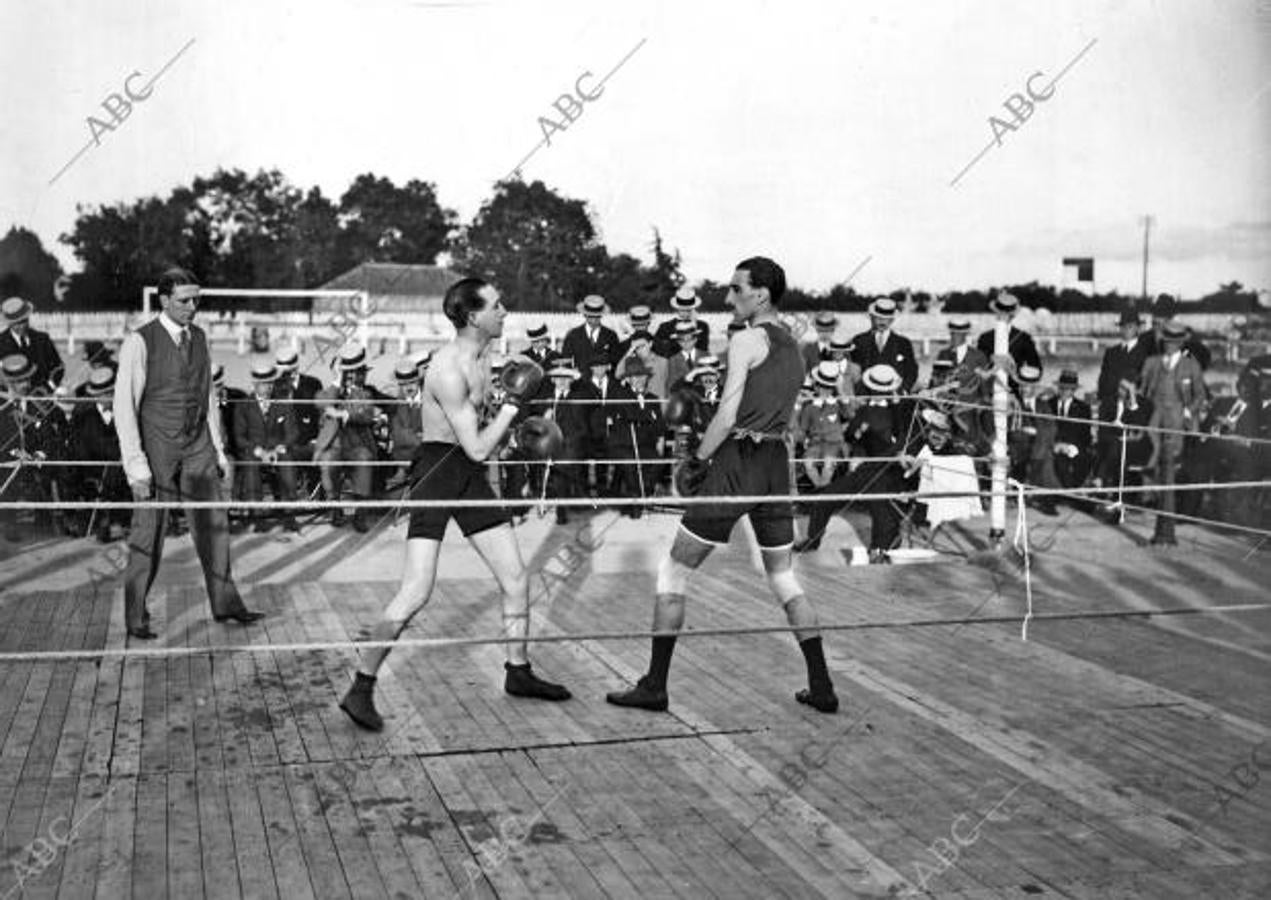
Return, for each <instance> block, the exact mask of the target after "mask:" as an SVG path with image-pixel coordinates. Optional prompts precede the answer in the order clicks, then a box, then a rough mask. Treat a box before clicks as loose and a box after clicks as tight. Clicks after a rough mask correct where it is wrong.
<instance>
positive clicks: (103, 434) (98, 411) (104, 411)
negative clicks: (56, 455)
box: [67, 366, 132, 544]
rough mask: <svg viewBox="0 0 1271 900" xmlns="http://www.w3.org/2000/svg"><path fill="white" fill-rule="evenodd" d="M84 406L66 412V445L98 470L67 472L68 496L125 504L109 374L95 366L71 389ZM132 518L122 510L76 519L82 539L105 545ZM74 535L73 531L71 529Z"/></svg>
mask: <svg viewBox="0 0 1271 900" xmlns="http://www.w3.org/2000/svg"><path fill="white" fill-rule="evenodd" d="M75 394H76V396H78V397H82V398H84V399H85V400H86V401H93V402H84V403H76V404H75V408H74V409H73V410H72V411H71V420H70V432H69V438H68V440H67V447H68V456H69V457H70V458H72V459H77V460H85V461H91V462H100V463H101V464H102V466H101V468H100V469H99V468H97V467H95V466H94V467H89V466H78V467H76V468H74V469H72V470H71V472H70V473H69V475H70V479H69V480H70V483H71V485H72V489H71V496H72V497H73V498H74V499H75V500H79V501H81V502H99V501H104V502H107V503H127V502H128V501H129V500H131V499H132V495H131V492H130V491H129V490H128V480H127V479H126V478H124V470H123V465H122V459H123V458H122V456H121V455H120V452H119V435H118V434H116V433H115V413H114V410H113V409H112V408H111V407H112V405H113V403H114V394H115V370H114V369H112V368H108V367H106V366H97V367H95V368H93V369H91V370H90V371H89V373H88V380H87V381H85V382H84V383H83V384H81V385H78V386H77V387H76V389H75ZM131 518H132V514H131V512H130V511H129V510H127V509H104V510H93V511H92V512H89V513H86V514H85V515H84V516H82V517H81V519H80V522H81V524H82V525H83V526H84V527H83V529H82V530H83V532H84V533H85V536H87V534H89V533H92V531H93V530H94V529H96V532H97V540H98V541H100V542H101V543H103V544H105V543H109V542H110V541H112V540H116V538H117V533H120V532H122V531H123V530H124V529H126V528H127V527H128V523H129V521H130V520H131ZM77 530H79V529H77Z"/></svg>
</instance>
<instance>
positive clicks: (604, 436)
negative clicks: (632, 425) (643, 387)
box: [581, 354, 633, 497]
mask: <svg viewBox="0 0 1271 900" xmlns="http://www.w3.org/2000/svg"><path fill="white" fill-rule="evenodd" d="M612 368H613V367H612V365H611V363H610V360H609V357H608V356H601V355H599V354H598V355H596V356H593V357H592V359H591V373H590V375H589V376H588V377H587V378H586V379H585V381H584V382H583V384H582V386H581V390H582V391H583V392H584V395H585V396H586V398H587V399H588V400H589V401H591V402H590V403H589V404H588V405H587V407H586V408H587V436H588V446H589V449H590V452H589V453H588V454H587V455H588V456H590V457H591V458H592V459H593V460H605V459H614V458H615V457H614V450H615V444H614V441H615V438H616V434H615V422H616V419H615V412H616V409H617V407H616V406H615V402H621V401H625V400H631V399H633V398H632V395H631V391H630V389H629V388H627V387H626V385H624V384H623V383H622V382H621V381H618V380H617V379H616V378H614V377H613V374H612V371H611V370H612ZM594 477H595V481H594V483H595V486H596V495H597V496H598V497H612V496H613V495H614V491H613V467H612V466H611V465H610V464H608V463H604V462H597V463H596V464H595V476H594Z"/></svg>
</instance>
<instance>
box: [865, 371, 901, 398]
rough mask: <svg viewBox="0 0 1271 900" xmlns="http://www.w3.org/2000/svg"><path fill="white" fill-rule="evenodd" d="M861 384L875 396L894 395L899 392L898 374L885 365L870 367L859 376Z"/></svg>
mask: <svg viewBox="0 0 1271 900" xmlns="http://www.w3.org/2000/svg"><path fill="white" fill-rule="evenodd" d="M861 383H862V384H863V385H864V386H865V387H866V389H867V390H870V391H873V392H874V393H875V394H894V393H896V392H897V391H898V390H900V383H901V378H900V373H899V372H897V371H896V370H895V369H893V368H892V367H891V366H889V365H887V364H886V363H879V364H878V365H876V366H870V367H869V368H868V369H866V370H865V374H864V375H862V376H861Z"/></svg>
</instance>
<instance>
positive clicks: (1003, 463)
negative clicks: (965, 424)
mask: <svg viewBox="0 0 1271 900" xmlns="http://www.w3.org/2000/svg"><path fill="white" fill-rule="evenodd" d="M1010 327H1011V326H1010V324H1009V323H1007V322H998V323H997V324H996V325H994V326H993V355H994V356H995V357H1001V356H1002V355H1004V354H1006V353H1008V352H1009V351H1010ZM1007 390H1008V388H1007V382H1006V370H1005V369H1004V368H1002V367H1001V366H998V367H997V368H996V369H995V370H994V372H993V495H992V497H991V499H990V501H989V537H990V538H997V539H1001V538H1003V537H1005V535H1006V473H1007V468H1008V464H1009V462H1010V460H1009V458H1008V457H1007V453H1006V409H1007V399H1006V397H1007ZM1020 515H1023V510H1020Z"/></svg>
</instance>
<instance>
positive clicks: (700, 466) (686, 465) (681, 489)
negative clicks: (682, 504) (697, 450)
mask: <svg viewBox="0 0 1271 900" xmlns="http://www.w3.org/2000/svg"><path fill="white" fill-rule="evenodd" d="M710 470H711V464H710V460H705V459H698V458H697V457H696V456H690V457H689V458H688V459H686V460H684V462H682V463H680V465H679V467H678V468H677V469H676V470H675V491H676V493H678V494H679V495H680V496H681V497H696V496H697V495H698V494H699V493H701V490H702V484H703V483H704V482H705V481H706V475H707V473H709V472H710Z"/></svg>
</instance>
